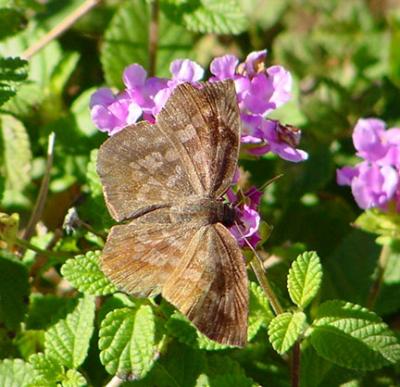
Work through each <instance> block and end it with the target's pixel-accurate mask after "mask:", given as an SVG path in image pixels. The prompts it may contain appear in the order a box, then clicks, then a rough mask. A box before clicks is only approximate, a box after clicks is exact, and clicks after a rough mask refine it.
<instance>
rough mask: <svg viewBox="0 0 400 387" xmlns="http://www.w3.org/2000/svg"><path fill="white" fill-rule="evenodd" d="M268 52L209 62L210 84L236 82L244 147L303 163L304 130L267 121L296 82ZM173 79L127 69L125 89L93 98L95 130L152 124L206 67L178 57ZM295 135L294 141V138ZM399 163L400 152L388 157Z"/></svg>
mask: <svg viewBox="0 0 400 387" xmlns="http://www.w3.org/2000/svg"><path fill="white" fill-rule="evenodd" d="M266 55H267V51H266V50H262V51H255V52H252V53H250V54H249V55H248V56H247V58H246V60H245V61H244V62H243V63H239V60H238V59H237V58H236V57H235V56H234V55H225V56H221V57H219V58H215V59H214V60H213V61H212V62H211V64H210V71H211V73H212V77H211V78H210V79H209V80H210V81H212V82H215V81H220V80H225V79H232V80H233V81H234V82H235V89H236V96H237V101H238V103H239V108H240V111H241V118H242V122H243V132H242V137H241V141H242V143H247V144H254V145H255V147H251V149H249V152H251V153H252V154H253V155H256V156H260V155H263V154H265V153H268V152H273V153H275V154H277V155H278V156H280V157H282V158H283V159H285V160H289V161H294V162H298V161H303V160H305V159H307V153H305V152H304V151H302V150H298V149H296V148H297V146H298V143H299V140H300V131H298V132H297V134H296V135H295V134H294V133H292V134H289V132H288V131H287V130H286V133H284V132H285V131H284V130H283V128H287V126H284V125H281V124H279V125H278V124H272V123H271V122H272V121H269V120H267V119H266V118H265V116H266V115H267V114H269V113H270V112H271V111H273V110H274V109H276V108H278V107H279V106H281V105H283V104H284V103H286V102H287V101H288V100H289V99H290V89H291V85H292V78H291V75H290V73H289V72H288V71H286V70H285V69H284V68H283V67H281V66H271V67H268V68H266V67H265V64H264V61H265V58H266ZM170 71H171V79H163V78H157V77H151V78H147V73H146V70H145V69H144V68H143V67H142V66H140V65H138V64H132V65H130V66H128V67H127V68H126V69H125V70H124V73H123V82H124V85H125V90H124V91H123V92H122V93H120V94H117V95H114V94H113V93H112V92H111V90H110V89H106V88H103V89H99V90H98V91H97V92H96V93H94V95H93V96H92V102H91V104H90V108H91V116H92V119H93V121H94V123H95V124H96V126H97V127H98V128H99V129H100V130H101V131H105V132H108V133H109V134H110V135H111V134H114V133H116V132H118V131H120V130H121V129H122V128H124V127H125V126H127V125H129V124H133V123H135V122H136V121H137V120H138V119H140V118H142V119H145V120H147V121H149V122H151V123H154V122H155V116H156V115H157V114H158V113H159V112H160V110H161V109H162V108H163V107H164V106H165V103H166V101H167V100H168V98H169V97H170V95H171V93H172V91H173V90H174V88H175V87H176V86H177V85H179V84H180V83H183V82H189V83H192V84H196V83H197V82H199V81H200V80H201V79H202V78H203V76H204V70H203V68H202V67H201V66H200V65H198V64H197V63H196V62H193V61H191V60H189V59H178V60H175V61H173V62H172V63H171V65H170ZM295 137H296V138H295ZM397 155H398V158H399V161H400V152H399V153H398V154H397V153H396V154H390V157H392V158H393V157H397Z"/></svg>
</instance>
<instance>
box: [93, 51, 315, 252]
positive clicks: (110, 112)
mask: <svg viewBox="0 0 400 387" xmlns="http://www.w3.org/2000/svg"><path fill="white" fill-rule="evenodd" d="M266 55H267V54H266V50H263V51H257V52H253V53H251V54H249V55H248V56H247V58H246V60H245V61H244V62H243V63H239V60H238V58H236V57H235V56H233V55H225V56H222V57H219V58H215V59H214V60H213V61H212V62H211V64H210V69H209V70H210V73H211V77H210V78H209V81H210V82H217V81H221V80H225V79H232V80H233V81H234V83H235V89H236V95H237V101H238V105H239V109H240V117H241V120H242V137H241V142H242V144H248V146H246V147H245V149H246V151H248V152H249V153H251V154H253V155H255V156H260V155H263V154H266V153H268V152H272V153H275V154H277V155H278V156H279V157H281V158H283V159H285V160H289V161H292V162H299V161H303V160H305V159H307V153H306V152H304V151H302V150H299V149H297V146H298V144H299V141H300V135H301V134H300V131H299V130H298V129H296V128H294V127H292V126H290V125H282V124H281V123H279V122H278V121H274V120H271V119H268V114H270V113H271V112H272V111H273V110H275V109H277V108H278V107H280V106H282V105H283V104H284V103H286V102H287V101H288V100H289V99H290V98H291V94H290V90H291V87H292V78H291V75H290V73H289V72H288V71H287V70H285V69H284V68H283V67H281V66H271V67H268V68H266V67H265V65H264V62H265V58H266ZM170 71H171V78H170V79H165V78H158V77H150V78H148V77H147V73H146V71H145V70H144V68H143V67H142V66H140V65H138V64H132V65H130V66H128V67H127V68H126V69H125V70H124V73H123V83H124V85H125V89H124V90H123V91H121V92H119V93H117V94H114V93H113V92H112V90H111V89H109V88H101V89H99V90H97V91H96V92H95V93H94V94H93V95H92V97H91V101H90V109H91V116H92V120H93V122H94V123H95V125H96V126H97V127H98V128H99V129H100V130H101V131H103V132H107V133H108V134H109V135H113V134H115V133H117V132H119V131H120V130H122V129H123V128H124V127H126V126H127V125H130V124H133V123H135V122H137V121H138V120H139V119H144V120H147V121H149V122H152V123H153V122H154V121H155V117H156V115H157V114H158V113H159V112H160V110H161V109H162V108H163V106H164V105H165V103H166V101H167V100H168V98H169V96H170V95H171V93H172V91H173V90H174V88H175V87H176V86H177V85H179V84H180V83H183V82H189V83H197V82H199V81H200V80H202V79H203V76H204V69H203V68H202V67H201V66H200V65H198V64H197V63H195V62H193V61H191V60H188V59H182V60H175V61H173V62H172V63H171V66H170ZM260 197H261V193H260V192H259V191H256V190H255V189H254V188H253V189H251V190H250V191H249V192H246V193H245V195H244V198H242V199H244V200H243V202H241V200H238V198H237V195H235V194H234V193H233V191H230V195H229V194H228V199H229V200H230V201H231V203H232V204H233V205H234V207H235V208H236V211H237V214H238V219H239V223H240V224H237V225H234V226H233V227H231V232H232V234H233V235H234V236H235V237H236V239H237V240H238V242H239V244H240V245H241V246H244V247H246V246H247V244H246V243H245V239H244V238H246V239H247V241H248V242H249V243H251V245H253V246H255V245H256V244H257V242H259V240H260V236H259V234H258V228H259V224H260V215H259V213H258V212H257V206H258V204H259V201H260Z"/></svg>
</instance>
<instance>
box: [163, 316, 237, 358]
mask: <svg viewBox="0 0 400 387" xmlns="http://www.w3.org/2000/svg"><path fill="white" fill-rule="evenodd" d="M166 328H167V330H168V332H169V333H170V334H171V335H172V336H174V337H176V338H177V339H178V341H180V342H181V343H183V344H186V345H189V346H190V347H193V348H196V349H204V350H206V351H215V350H222V349H229V348H235V347H234V346H231V345H225V344H220V343H217V342H216V341H213V340H211V339H209V338H208V337H207V336H205V335H203V334H202V333H200V332H199V331H198V330H197V328H196V327H195V326H194V325H193V324H192V323H191V322H190V321H189V320H188V319H187V318H186V317H185V316H184V315H182V314H181V313H179V312H175V313H174V314H173V315H172V316H171V318H170V319H169V320H168V321H167V324H166Z"/></svg>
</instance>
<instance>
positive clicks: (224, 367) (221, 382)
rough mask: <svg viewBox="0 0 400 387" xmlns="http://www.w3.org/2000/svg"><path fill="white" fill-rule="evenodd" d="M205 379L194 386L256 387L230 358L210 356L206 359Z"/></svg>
mask: <svg viewBox="0 0 400 387" xmlns="http://www.w3.org/2000/svg"><path fill="white" fill-rule="evenodd" d="M205 374H206V377H203V379H199V380H198V382H197V384H196V386H199V387H200V386H204V385H205V386H218V387H231V386H235V387H251V386H254V387H255V386H257V384H255V383H254V382H253V381H252V380H251V379H250V378H249V377H248V376H247V375H246V374H245V372H244V370H243V369H242V368H241V366H240V364H239V363H237V362H236V361H234V360H233V359H232V358H231V357H228V356H222V355H216V354H215V355H212V356H209V357H208V367H207V370H206V372H205Z"/></svg>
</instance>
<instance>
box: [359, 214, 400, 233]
mask: <svg viewBox="0 0 400 387" xmlns="http://www.w3.org/2000/svg"><path fill="white" fill-rule="evenodd" d="M354 224H355V225H356V226H357V227H358V228H360V229H361V230H363V231H366V232H371V233H373V234H377V235H382V236H389V237H392V238H396V239H399V238H400V215H399V214H398V213H394V212H391V213H385V212H382V211H380V210H378V209H376V208H373V209H370V210H366V211H364V212H363V213H362V214H361V215H360V216H359V217H358V218H357V219H356V221H355V222H354Z"/></svg>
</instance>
